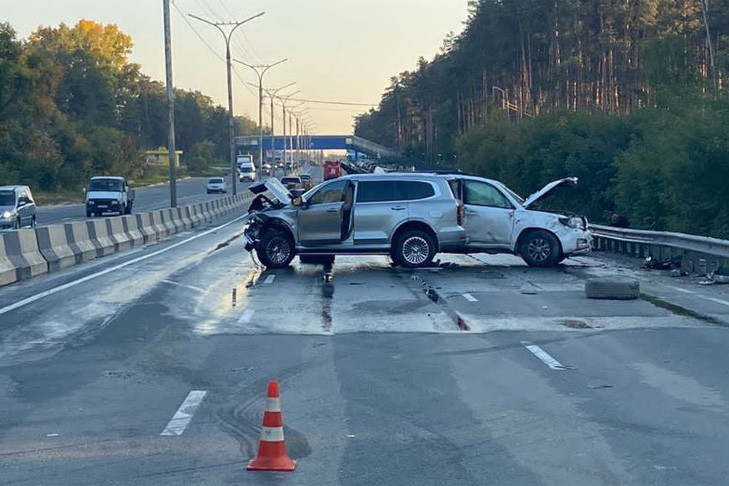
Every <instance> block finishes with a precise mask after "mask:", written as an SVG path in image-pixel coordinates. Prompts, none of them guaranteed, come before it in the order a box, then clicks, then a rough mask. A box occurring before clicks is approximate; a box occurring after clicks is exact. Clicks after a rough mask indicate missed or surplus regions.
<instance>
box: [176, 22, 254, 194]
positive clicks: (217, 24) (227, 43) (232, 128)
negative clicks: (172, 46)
mask: <svg viewBox="0 0 729 486" xmlns="http://www.w3.org/2000/svg"><path fill="white" fill-rule="evenodd" d="M265 13H266V12H261V13H259V14H256V15H254V16H253V17H249V18H247V19H245V20H241V21H240V22H211V21H209V20H205V19H203V18H201V17H198V16H197V15H192V14H188V15H190V17H192V18H193V19H195V20H199V21H200V22H205V23H206V24H208V25H212V26H213V27H215V28H216V29H218V30H219V31H220V33H221V34H223V38H224V39H225V67H226V74H227V78H228V136H229V137H230V178H231V185H232V188H233V195H236V194H237V193H238V189H237V187H236V182H237V181H238V177H237V174H236V164H235V116H234V115H233V84H232V80H231V65H230V39H231V37H233V32H235V30H236V29H237V28H238V27H240V26H241V25H243V24H245V23H246V22H250V21H251V20H253V19H257V18H258V17H260V16H262V15H264V14H265ZM224 26H232V27H233V28H232V29H230V31H229V32H227V33H226V32H225V30H224V29H223V27H224Z"/></svg>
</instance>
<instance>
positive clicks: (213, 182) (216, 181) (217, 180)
mask: <svg viewBox="0 0 729 486" xmlns="http://www.w3.org/2000/svg"><path fill="white" fill-rule="evenodd" d="M222 183H223V179H220V178H214V179H210V180H209V181H208V184H222Z"/></svg>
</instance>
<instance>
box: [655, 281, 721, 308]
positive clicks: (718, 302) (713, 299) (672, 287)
mask: <svg viewBox="0 0 729 486" xmlns="http://www.w3.org/2000/svg"><path fill="white" fill-rule="evenodd" d="M667 287H668V288H671V289H673V290H677V291H679V292H683V293H685V294H692V295H696V296H697V297H699V298H702V299H704V300H710V301H711V302H716V303H717V304H721V305H726V306H729V302H727V301H726V300H722V299H717V298H716V297H708V296H706V295H701V294H697V293H696V292H694V291H691V290H686V289H682V288H680V287H674V286H673V285H668V286H667Z"/></svg>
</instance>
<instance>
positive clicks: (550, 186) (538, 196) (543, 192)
mask: <svg viewBox="0 0 729 486" xmlns="http://www.w3.org/2000/svg"><path fill="white" fill-rule="evenodd" d="M577 181H578V179H577V177H565V178H564V179H558V180H556V181H552V182H550V183H549V184H547V185H546V186H544V187H543V188H541V189H540V190H538V191H537V192H535V193H534V194H532V195H531V196H529V197H528V198H526V201H524V204H523V205H522V206H524V207H525V208H528V207H529V206H531V205H532V204H534V203H535V202H537V201H538V200H540V199H541V198H543V197H544V196H545V195H546V194H547V193H548V192H549V191H551V190H552V189H554V188H555V187H559V186H561V185H563V184H571V185H573V186H576V185H577Z"/></svg>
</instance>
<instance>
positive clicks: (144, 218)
mask: <svg viewBox="0 0 729 486" xmlns="http://www.w3.org/2000/svg"><path fill="white" fill-rule="evenodd" d="M134 217H135V218H136V219H137V228H139V232H140V233H141V234H142V237H143V238H144V243H149V242H150V241H156V240H158V239H159V238H160V235H159V233H158V232H157V228H156V227H155V224H154V220H153V219H152V213H139V214H135V215H134Z"/></svg>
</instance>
